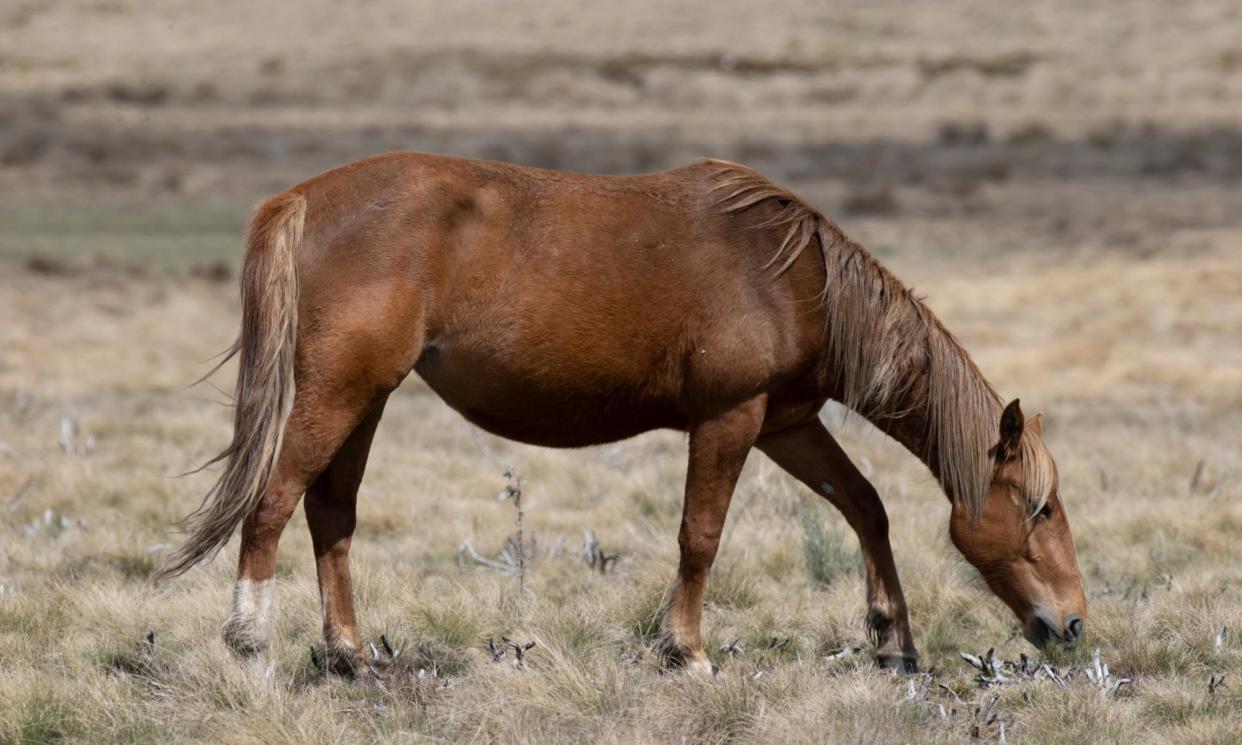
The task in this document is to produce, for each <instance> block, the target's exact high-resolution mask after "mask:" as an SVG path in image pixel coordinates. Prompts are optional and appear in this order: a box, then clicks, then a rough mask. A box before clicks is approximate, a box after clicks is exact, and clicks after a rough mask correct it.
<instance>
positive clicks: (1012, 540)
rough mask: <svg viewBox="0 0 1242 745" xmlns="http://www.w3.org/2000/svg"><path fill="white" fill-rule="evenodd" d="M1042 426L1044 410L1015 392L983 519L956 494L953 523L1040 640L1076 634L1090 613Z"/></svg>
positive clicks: (964, 548)
mask: <svg viewBox="0 0 1242 745" xmlns="http://www.w3.org/2000/svg"><path fill="white" fill-rule="evenodd" d="M1042 430H1043V427H1042V420H1041V416H1040V415H1039V414H1036V415H1035V416H1034V417H1032V418H1031V421H1029V422H1027V421H1025V418H1024V417H1023V416H1022V409H1021V408H1019V406H1018V402H1017V400H1015V401H1013V402H1012V403H1010V404H1009V405H1008V406H1007V407H1005V411H1004V413H1003V414H1002V415H1001V421H1000V440H999V441H998V442H997V443H996V446H995V447H994V448H993V449H992V451H991V455H992V456H993V462H994V464H995V467H994V469H993V471H992V482H991V484H990V485H989V487H988V491H987V495H986V497H985V498H984V502H983V505H982V512H981V514H980V516H979V517H980V519H978V520H976V519H975V516H974V515H973V514H972V513H971V510H970V508H969V507H968V506H966V505H963V504H961V503H960V502H957V501H955V502H954V506H953V516H952V519H951V521H950V524H949V534H950V536H951V537H952V539H953V543H954V545H956V546H957V548H958V550H959V551H961V552H962V555H963V556H965V557H966V560H967V561H969V562H970V563H971V564H973V565H974V566H975V568H976V569H978V570H979V572H980V574H982V575H983V578H984V580H985V581H987V584H988V587H990V588H992V592H994V593H996V595H997V596H998V597H999V598H1000V599H1001V600H1003V601H1005V604H1006V605H1008V606H1009V607H1010V608H1012V609H1013V612H1014V613H1016V614H1017V616H1018V620H1019V621H1020V622H1021V623H1022V628H1023V633H1024V635H1025V636H1026V638H1027V640H1028V641H1030V642H1031V643H1032V644H1034V645H1036V646H1040V647H1042V646H1043V645H1044V644H1045V643H1047V642H1048V641H1050V640H1051V639H1053V638H1056V639H1060V640H1061V641H1064V642H1070V643H1073V642H1077V641H1078V639H1079V638H1080V637H1081V636H1082V633H1083V630H1084V624H1085V622H1086V615H1087V599H1086V595H1085V594H1084V592H1083V585H1082V575H1081V574H1080V573H1079V571H1078V559H1077V557H1076V556H1075V554H1074V539H1073V537H1072V536H1071V535H1070V526H1069V520H1068V519H1067V518H1066V515H1065V507H1064V505H1063V504H1062V503H1061V492H1060V489H1059V488H1058V481H1057V469H1056V464H1055V463H1054V462H1053V460H1052V455H1051V454H1050V453H1049V452H1048V449H1047V448H1046V447H1045V446H1044V443H1043V440H1042V439H1041V434H1042Z"/></svg>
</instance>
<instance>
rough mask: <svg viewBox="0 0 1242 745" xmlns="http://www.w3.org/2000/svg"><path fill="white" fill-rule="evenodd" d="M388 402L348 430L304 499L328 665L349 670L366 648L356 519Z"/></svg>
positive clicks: (380, 403)
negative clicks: (353, 557)
mask: <svg viewBox="0 0 1242 745" xmlns="http://www.w3.org/2000/svg"><path fill="white" fill-rule="evenodd" d="M386 401H387V396H384V397H383V398H381V399H380V401H379V402H377V403H376V404H375V406H374V407H373V408H372V409H371V411H370V413H368V414H367V416H366V418H365V419H363V420H362V423H361V424H359V425H358V427H357V428H356V429H355V430H354V431H353V433H351V434H350V435H349V437H348V439H346V440H345V444H344V445H342V446H341V449H340V450H339V451H338V452H337V454H336V456H335V457H333V458H332V462H331V463H330V464H329V465H328V467H327V469H326V470H324V472H323V473H322V474H320V475H319V478H317V479H315V482H314V483H313V484H311V487H310V489H309V490H307V492H306V501H305V502H304V504H303V506H304V507H305V509H306V520H307V523H308V524H309V526H310V533H311V541H312V542H313V544H314V548H315V569H316V572H317V573H318V575H319V600H320V606H321V608H322V609H323V639H324V649H325V651H326V653H327V654H326V657H327V660H328V666H329V668H330V669H331V670H333V671H334V672H337V673H341V674H346V675H349V674H353V673H354V672H356V671H357V669H358V665H359V657H358V653H359V651H360V650H361V649H362V638H361V637H360V636H359V634H358V625H357V622H356V620H355V618H354V598H353V594H354V589H353V583H352V581H351V579H350V573H349V546H350V541H351V539H352V538H353V534H354V526H355V524H356V510H355V508H356V506H357V497H358V486H359V484H361V483H362V474H363V471H364V470H365V469H366V465H367V455H368V453H369V452H370V450H371V440H372V438H373V437H374V436H375V428H376V427H377V426H378V425H379V420H380V416H381V415H382V414H383V410H384V404H385V403H386Z"/></svg>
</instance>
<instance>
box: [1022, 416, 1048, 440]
mask: <svg viewBox="0 0 1242 745" xmlns="http://www.w3.org/2000/svg"><path fill="white" fill-rule="evenodd" d="M1026 427H1027V429H1029V430H1031V431H1032V432H1034V433H1035V434H1037V435H1040V436H1042V435H1043V434H1044V412H1042V411H1037V412H1035V416H1033V417H1031V421H1029V422H1027V423H1026Z"/></svg>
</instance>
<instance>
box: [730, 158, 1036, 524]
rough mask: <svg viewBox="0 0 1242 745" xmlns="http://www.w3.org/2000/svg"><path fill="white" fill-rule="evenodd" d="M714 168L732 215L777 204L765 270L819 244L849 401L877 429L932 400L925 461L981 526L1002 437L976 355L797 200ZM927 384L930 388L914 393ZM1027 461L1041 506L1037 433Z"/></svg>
mask: <svg viewBox="0 0 1242 745" xmlns="http://www.w3.org/2000/svg"><path fill="white" fill-rule="evenodd" d="M707 163H708V164H709V165H711V166H715V167H716V170H715V172H714V174H713V175H714V179H715V184H714V186H713V187H712V190H713V191H714V192H715V193H716V203H717V205H718V206H719V207H720V208H721V209H722V210H724V211H725V212H726V213H738V212H741V211H743V210H745V209H747V208H749V207H752V206H754V205H757V204H759V203H761V202H768V201H773V202H775V203H776V204H777V205H778V210H777V212H775V213H774V214H773V215H772V216H771V217H769V218H767V219H765V220H764V221H763V222H761V223H760V226H763V227H776V228H784V229H785V232H784V238H783V240H782V241H781V243H780V245H778V246H777V248H776V251H775V252H774V253H773V255H772V257H771V258H770V259H769V260H768V263H767V264H766V265H765V268H775V272H776V273H777V274H780V273H783V272H784V271H785V270H787V269H789V268H790V267H791V266H793V264H794V262H795V261H796V260H797V259H798V257H799V256H801V255H802V253H803V252H804V251H805V250H806V249H807V247H808V246H810V245H812V244H813V243H816V242H818V244H819V248H820V251H821V252H822V254H823V261H824V289H823V293H822V295H821V297H820V300H821V302H822V303H823V305H824V307H825V308H826V310H827V311H828V313H827V329H826V338H827V342H828V346H829V349H830V354H831V355H832V356H831V360H832V362H833V363H834V367H833V373H834V374H835V375H836V376H837V379H838V381H839V382H840V384H841V388H842V391H843V395H842V400H841V403H843V404H844V405H846V406H848V407H849V408H851V409H853V410H854V411H856V412H858V413H859V414H861V415H862V416H864V417H866V418H867V419H869V420H871V421H872V422H874V423H877V424H879V423H880V422H881V421H883V420H886V419H887V420H898V419H901V418H902V417H903V416H905V415H906V414H908V413H909V412H910V410H911V408H912V407H916V406H918V405H919V402H920V401H925V402H926V421H927V432H926V438H925V441H926V447H927V452H926V453H922V454H920V455H922V457H923V458H924V459H925V460H926V461H927V462H928V465H930V466H931V467H932V468H933V470H935V472H936V474H937V476H938V477H939V479H940V484H941V486H942V487H943V488H944V490H945V492H946V493H947V494H948V495H949V496H950V497H951V498H952V499H954V500H956V501H958V502H960V503H961V504H963V505H964V506H966V507H967V508H968V509H969V511H970V514H971V515H972V516H973V517H974V518H975V519H978V517H979V516H980V513H981V512H982V509H983V501H984V498H985V497H986V496H987V490H988V486H989V484H990V483H991V481H992V472H993V467H994V461H993V458H992V456H991V455H989V452H988V451H989V449H990V448H991V447H992V445H994V444H995V443H996V441H997V439H998V437H999V430H998V425H999V422H1000V413H1001V408H1002V407H1001V399H1000V396H998V395H997V393H996V391H995V390H993V389H992V386H991V385H989V384H988V382H987V380H985V379H984V377H983V375H982V373H980V372H979V368H978V367H976V366H975V363H974V361H973V360H971V358H970V355H969V354H967V353H966V350H965V349H963V348H962V345H961V344H960V343H959V342H958V341H957V339H956V338H954V336H953V334H951V333H949V331H948V330H947V329H945V327H944V326H943V325H941V323H940V321H939V320H938V319H937V318H936V316H935V315H934V314H932V312H931V310H930V309H928V307H927V306H926V305H924V304H923V301H922V300H921V299H920V298H918V297H917V296H916V295H915V294H914V293H913V292H911V291H910V289H909V288H907V287H906V286H905V285H904V284H902V282H901V281H900V280H899V279H897V278H896V277H894V276H893V275H892V273H890V272H889V271H888V270H887V269H885V268H884V267H883V266H882V265H881V264H880V263H879V262H878V261H876V260H875V259H874V258H873V257H872V256H871V254H869V253H867V251H866V250H865V249H864V248H863V247H862V246H860V245H858V244H857V243H855V242H854V241H852V240H850V239H849V238H847V237H846V236H845V234H844V233H842V232H841V230H840V229H839V228H838V227H837V226H836V225H835V224H834V223H833V222H832V221H831V220H829V219H828V218H827V217H825V216H824V215H823V214H821V213H820V212H819V211H817V210H816V209H814V208H813V207H811V206H809V205H808V204H807V203H806V202H804V201H802V199H800V198H799V197H798V196H797V195H796V194H794V193H793V192H791V191H789V190H788V189H785V188H784V187H781V186H778V185H777V184H774V183H772V182H771V181H769V180H768V179H766V178H764V177H763V176H761V175H759V174H758V173H756V172H755V171H753V170H751V169H749V168H746V167H745V166H741V165H738V164H735V163H729V162H727V161H718V160H709V161H707ZM923 381H925V385H926V390H925V391H916V390H914V386H915V385H916V384H919V383H921V382H923ZM1019 457H1020V458H1022V459H1023V461H1024V465H1025V467H1024V468H1023V469H1022V472H1023V481H1024V483H1023V484H1022V491H1023V493H1024V494H1025V495H1026V497H1027V499H1028V502H1029V503H1030V504H1032V505H1033V507H1034V509H1038V508H1039V507H1041V506H1042V505H1043V501H1044V500H1045V499H1046V498H1047V495H1048V493H1049V491H1050V490H1051V488H1052V479H1053V473H1052V465H1051V458H1050V457H1048V456H1047V451H1046V450H1045V449H1044V447H1043V444H1042V442H1041V441H1040V439H1039V438H1038V437H1037V436H1035V435H1033V434H1032V433H1031V432H1030V431H1029V430H1028V431H1027V432H1025V433H1024V434H1023V437H1022V443H1021V447H1020V452H1019ZM932 458H934V459H935V462H934V463H933V462H931V459H932ZM1032 466H1034V467H1032Z"/></svg>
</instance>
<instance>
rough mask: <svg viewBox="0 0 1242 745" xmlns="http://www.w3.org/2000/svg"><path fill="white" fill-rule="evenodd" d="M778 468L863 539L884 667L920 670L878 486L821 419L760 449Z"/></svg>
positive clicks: (766, 440)
mask: <svg viewBox="0 0 1242 745" xmlns="http://www.w3.org/2000/svg"><path fill="white" fill-rule="evenodd" d="M756 446H757V447H758V448H759V449H760V450H762V451H763V452H764V453H766V454H767V455H768V457H770V458H771V459H772V460H774V461H776V464H777V465H779V466H780V467H781V468H783V469H785V470H786V471H788V472H789V474H790V475H792V476H793V477H795V478H797V479H798V480H799V481H801V482H802V483H804V484H806V485H807V486H809V487H811V489H813V490H814V491H815V492H816V493H817V494H819V495H820V496H822V497H824V498H826V499H827V500H828V501H829V502H832V504H833V505H834V506H836V508H837V509H838V510H840V511H841V514H842V515H844V516H845V520H846V522H848V523H849V524H850V527H851V528H853V529H854V532H855V533H857V534H858V542H859V544H860V546H861V548H862V555H863V565H864V568H865V569H866V574H867V625H868V628H870V630H871V633H872V635H873V636H874V637H875V642H876V655H877V658H878V660H879V662H880V663H881V664H882V665H884V666H886V667H891V668H896V669H898V670H902V671H904V672H911V673H912V672H917V671H918V652H916V651H915V649H914V638H913V637H912V636H911V634H910V620H909V616H908V613H907V611H906V600H905V597H904V596H903V595H902V592H901V582H900V581H899V580H898V579H897V567H896V565H895V564H894V563H893V549H892V546H891V545H889V542H888V515H887V514H886V513H885V511H884V505H883V503H881V502H880V497H879V496H878V495H877V494H876V491H875V487H873V486H871V484H870V483H869V482H868V481H867V479H866V478H865V477H864V476H863V475H862V474H861V473H859V472H858V469H857V468H855V467H854V464H853V463H852V462H850V459H849V456H847V455H846V454H845V451H843V450H842V449H841V446H840V445H838V444H837V441H836V440H835V439H833V437H832V435H831V434H830V433H829V432H828V429H827V428H826V427H824V425H823V423H822V422H820V421H819V420H818V419H815V420H813V421H810V422H807V423H805V424H802V425H800V426H798V427H794V428H791V429H787V430H784V431H781V432H777V433H774V434H771V435H766V436H765V437H763V438H762V439H760V440H759V442H758V443H757V445H756Z"/></svg>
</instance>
